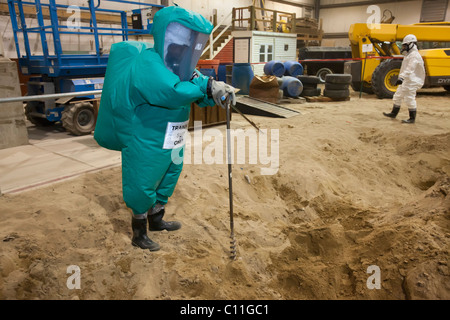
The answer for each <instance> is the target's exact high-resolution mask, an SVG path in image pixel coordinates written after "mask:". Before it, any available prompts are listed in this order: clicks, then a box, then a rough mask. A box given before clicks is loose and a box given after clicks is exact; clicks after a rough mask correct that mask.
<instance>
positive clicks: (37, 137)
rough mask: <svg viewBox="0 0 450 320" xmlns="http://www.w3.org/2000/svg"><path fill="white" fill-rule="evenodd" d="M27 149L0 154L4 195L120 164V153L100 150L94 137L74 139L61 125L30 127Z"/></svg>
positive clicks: (13, 149) (6, 150)
mask: <svg viewBox="0 0 450 320" xmlns="http://www.w3.org/2000/svg"><path fill="white" fill-rule="evenodd" d="M27 130H28V140H29V144H28V145H23V146H18V147H13V148H7V149H1V150H0V190H1V193H3V194H6V193H18V192H21V191H25V190H29V189H32V188H36V187H40V186H43V185H46V184H50V183H53V182H57V181H61V180H64V179H69V178H72V177H76V176H78V175H81V174H83V173H86V172H92V171H96V170H101V169H105V168H109V167H113V166H118V165H120V164H121V153H120V152H118V151H111V150H107V149H104V148H102V147H100V146H99V145H98V144H97V142H96V141H95V140H94V137H93V134H90V135H86V136H73V135H71V134H69V133H68V132H66V131H64V129H63V128H62V127H61V126H60V125H57V124H56V125H54V126H51V127H35V126H34V125H32V124H27Z"/></svg>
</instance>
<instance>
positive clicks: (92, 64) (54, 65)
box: [8, 0, 163, 77]
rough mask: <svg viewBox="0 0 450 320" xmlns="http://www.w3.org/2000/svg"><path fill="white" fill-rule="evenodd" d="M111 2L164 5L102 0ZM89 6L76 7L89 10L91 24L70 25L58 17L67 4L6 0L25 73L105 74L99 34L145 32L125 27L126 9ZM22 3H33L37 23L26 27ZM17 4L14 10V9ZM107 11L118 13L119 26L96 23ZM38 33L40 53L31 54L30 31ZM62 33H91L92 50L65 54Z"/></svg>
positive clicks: (90, 0) (51, 0) (124, 36)
mask: <svg viewBox="0 0 450 320" xmlns="http://www.w3.org/2000/svg"><path fill="white" fill-rule="evenodd" d="M104 1H110V2H121V3H126V4H133V5H141V6H146V7H163V6H160V5H154V4H145V3H140V2H133V1H125V0H104ZM88 3H89V7H79V9H80V11H82V12H87V13H89V14H90V26H89V27H87V26H84V27H83V26H79V27H77V29H73V28H71V27H70V26H67V25H63V24H61V23H60V22H59V19H58V9H65V10H67V8H69V7H70V6H69V5H63V4H57V3H56V1H55V0H48V3H41V0H34V1H33V0H30V1H22V0H8V7H9V12H10V16H11V24H12V28H13V32H14V41H15V44H16V50H17V57H18V58H19V64H20V66H21V68H22V73H24V74H46V75H48V76H50V77H59V76H85V75H89V76H93V75H104V74H105V71H106V64H107V61H108V55H107V54H103V52H102V51H103V50H102V48H101V47H100V42H99V36H101V35H112V36H122V40H123V41H127V40H128V37H129V36H130V35H141V34H148V33H149V32H150V30H148V29H132V28H129V27H128V20H127V12H126V11H121V10H112V9H103V8H100V0H98V4H97V6H96V5H95V4H94V0H88ZM24 5H25V6H34V7H35V9H36V18H37V21H38V25H39V26H37V27H33V28H29V27H27V25H26V21H25V13H24ZM16 7H17V10H16ZM44 10H48V12H49V17H50V22H51V24H50V25H45V22H44V15H43V11H44ZM98 12H101V13H106V14H113V15H116V16H117V15H120V21H121V24H120V27H119V28H112V27H111V28H107V27H98V26H97V17H96V15H97V13H98ZM20 33H21V34H22V35H23V45H24V47H25V55H24V56H22V54H21V51H20V43H19V34H20ZM30 33H39V35H40V40H41V45H42V51H43V55H33V54H32V52H31V48H30V41H29V34H30ZM48 34H51V35H52V37H53V47H54V54H50V52H49V46H48V42H47V35H48ZM62 35H91V36H92V35H93V36H94V41H95V53H94V54H67V53H64V52H63V48H62V45H61V36H62Z"/></svg>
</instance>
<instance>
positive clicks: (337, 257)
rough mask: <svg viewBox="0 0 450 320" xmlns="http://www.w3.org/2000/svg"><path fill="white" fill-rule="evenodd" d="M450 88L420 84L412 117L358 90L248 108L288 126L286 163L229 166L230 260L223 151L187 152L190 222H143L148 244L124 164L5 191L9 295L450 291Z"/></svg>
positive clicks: (179, 195) (282, 152)
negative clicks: (216, 157) (135, 236)
mask: <svg viewBox="0 0 450 320" xmlns="http://www.w3.org/2000/svg"><path fill="white" fill-rule="evenodd" d="M449 97H450V96H449V94H448V93H445V92H444V91H442V90H438V89H435V90H423V92H422V93H421V94H419V96H418V98H417V101H418V115H417V122H416V124H415V125H405V124H401V123H400V120H401V119H406V118H407V116H408V113H407V109H406V108H402V110H401V111H400V115H399V117H398V119H396V120H391V119H388V118H385V117H384V116H383V115H382V112H383V111H390V109H391V106H392V103H391V101H390V100H379V99H376V98H375V97H374V96H369V95H365V94H364V95H363V97H362V99H359V97H358V94H357V93H352V97H351V100H350V101H347V102H326V103H305V104H286V105H285V106H286V107H290V108H292V109H295V110H298V111H300V112H301V115H299V116H296V117H292V118H289V119H280V118H267V117H257V116H249V117H250V118H251V119H252V120H253V121H255V122H256V123H257V124H258V125H259V126H260V127H261V128H265V129H268V130H269V131H270V130H271V129H278V130H279V141H278V142H279V163H280V166H279V170H278V172H277V173H276V174H274V175H261V170H260V169H261V168H262V167H265V165H263V164H261V163H258V164H250V163H244V164H235V165H234V166H233V189H234V215H235V220H234V222H235V233H236V239H237V243H238V247H237V259H236V260H235V261H230V259H229V240H230V238H229V232H230V226H229V211H228V208H229V206H228V180H227V167H226V165H224V164H220V165H217V164H212V165H208V164H203V165H195V164H187V165H185V167H184V169H183V172H182V175H181V178H180V181H179V183H178V185H177V188H176V190H175V193H174V195H173V197H172V198H171V199H170V202H169V204H168V205H167V210H166V211H167V216H168V217H169V219H172V218H175V219H177V220H179V221H181V222H182V223H183V228H182V229H180V230H179V231H176V232H173V233H169V232H151V233H149V235H150V237H151V238H152V239H153V240H155V241H157V242H158V243H160V245H161V250H160V251H158V252H154V253H151V252H149V251H144V250H141V249H138V248H135V247H132V246H131V243H130V237H131V228H130V211H129V209H128V208H127V207H126V206H125V204H124V202H123V200H122V194H121V169H120V167H118V168H113V169H108V170H104V171H101V172H97V173H91V174H85V175H83V176H81V177H78V178H76V179H72V180H69V181H65V182H61V183H58V184H53V185H50V186H46V187H42V188H40V189H36V190H31V191H28V192H23V193H20V194H15V195H3V196H1V197H0V212H1V221H2V222H1V225H0V239H1V242H0V272H1V276H0V299H289V300H291V299H450V277H449V248H450V245H449V244H450V231H449V230H450V229H449V215H450V177H449V175H450V121H449V118H450V104H449V101H450V100H449ZM233 127H241V128H245V129H246V128H251V126H249V125H248V124H247V123H246V122H245V120H244V119H243V118H242V117H241V116H239V115H237V114H234V115H233ZM217 128H220V129H221V130H222V131H223V128H224V126H220V127H217ZM207 146H208V143H206V142H205V143H204V144H203V147H204V148H206V147H207ZM71 265H76V266H78V267H79V270H80V275H81V278H80V289H76V288H75V289H69V287H68V286H67V284H68V280H69V282H70V283H69V284H76V282H75V281H74V280H73V278H69V277H70V276H71V275H72V273H68V272H67V271H68V270H67V268H68V267H69V266H71ZM370 266H372V267H370ZM373 266H375V268H377V267H378V268H379V269H378V270H379V273H377V271H376V270H375V269H370V268H373ZM368 268H369V272H368ZM372 270H375V271H372ZM372 276H373V277H372ZM376 276H379V277H378V278H377V277H376ZM368 279H369V282H370V284H377V279H379V280H380V282H379V283H380V289H376V288H375V289H370V288H369V287H368V285H367V283H368ZM69 286H70V285H69Z"/></svg>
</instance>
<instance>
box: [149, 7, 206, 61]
mask: <svg viewBox="0 0 450 320" xmlns="http://www.w3.org/2000/svg"><path fill="white" fill-rule="evenodd" d="M171 22H178V23H180V24H182V25H184V26H185V27H187V28H190V29H192V30H194V31H198V32H201V33H205V34H210V33H211V31H212V30H213V25H212V23H211V22H209V21H208V20H206V19H205V18H204V17H203V16H202V15H200V14H198V13H196V12H193V11H190V10H187V9H184V8H181V7H177V6H173V7H165V8H163V9H161V10H159V11H158V12H157V13H156V14H155V17H154V18H153V26H152V30H151V33H152V34H153V38H154V41H155V45H154V49H155V51H156V52H157V53H158V54H159V55H160V56H161V57H162V56H163V51H164V36H165V33H166V28H167V26H168V25H169V23H171Z"/></svg>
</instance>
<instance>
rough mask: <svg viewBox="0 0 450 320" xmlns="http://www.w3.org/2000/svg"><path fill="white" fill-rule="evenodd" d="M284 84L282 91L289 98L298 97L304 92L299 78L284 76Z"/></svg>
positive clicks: (282, 84)
mask: <svg viewBox="0 0 450 320" xmlns="http://www.w3.org/2000/svg"><path fill="white" fill-rule="evenodd" d="M281 80H282V83H281V87H280V89H281V90H283V93H284V95H285V96H287V97H294V98H295V97H298V96H299V95H300V94H301V93H302V91H303V84H302V82H301V81H300V80H298V79H297V78H294V77H291V76H284V77H282V78H281Z"/></svg>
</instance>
